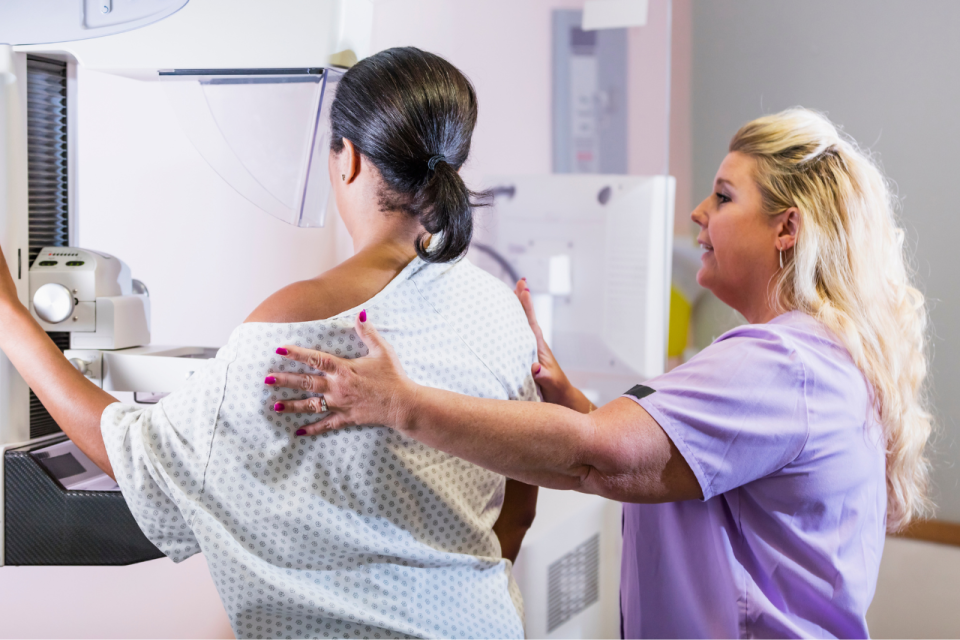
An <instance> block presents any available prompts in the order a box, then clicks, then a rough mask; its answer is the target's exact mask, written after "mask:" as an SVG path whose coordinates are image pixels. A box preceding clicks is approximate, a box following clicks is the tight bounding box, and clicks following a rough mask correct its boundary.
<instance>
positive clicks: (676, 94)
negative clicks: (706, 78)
mask: <svg viewBox="0 0 960 640" xmlns="http://www.w3.org/2000/svg"><path fill="white" fill-rule="evenodd" d="M692 5H693V1H692V0H673V26H672V29H671V32H672V34H673V35H672V46H671V51H672V56H671V58H672V59H671V63H670V67H671V78H670V87H671V93H670V175H672V176H674V177H675V178H676V179H677V201H676V215H675V216H674V221H675V224H674V232H675V233H677V234H683V235H689V234H690V228H691V225H692V223H691V222H690V212H691V211H693V207H694V206H696V205H697V203H699V202H700V200H701V199H703V198H704V197H706V195H707V194H705V193H703V194H695V193H694V192H693V134H692V126H693V119H692V116H691V89H692V86H693V76H692V69H693V23H692V14H693V6H692Z"/></svg>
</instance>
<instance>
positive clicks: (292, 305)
mask: <svg viewBox="0 0 960 640" xmlns="http://www.w3.org/2000/svg"><path fill="white" fill-rule="evenodd" d="M399 270H400V268H396V267H391V268H383V267H380V268H377V267H376V266H371V265H370V263H369V260H367V261H365V260H362V259H350V260H347V261H345V262H342V263H340V264H338V265H337V266H335V267H334V268H332V269H330V270H329V271H326V272H324V273H322V274H320V275H319V276H317V277H316V278H311V279H310V280H301V281H300V282H294V283H293V284H290V285H287V286H286V287H284V288H283V289H280V290H279V291H277V292H276V293H275V294H273V295H272V296H270V297H269V298H267V299H266V300H264V301H263V302H262V303H261V304H260V306H259V307H257V308H256V309H254V311H253V313H251V314H250V316H249V317H248V318H247V319H246V320H245V322H277V323H289V322H311V321H313V320H325V319H327V318H332V317H333V316H336V315H339V314H341V313H343V312H344V311H348V310H350V309H353V308H354V307H357V306H359V305H361V304H363V303H364V302H366V301H367V300H369V299H371V298H372V297H373V296H375V295H376V294H377V293H379V292H380V291H381V290H382V289H383V288H384V287H385V286H387V284H388V283H389V282H390V281H391V280H392V279H393V278H395V277H396V276H397V274H398V272H399Z"/></svg>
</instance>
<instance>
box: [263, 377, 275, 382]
mask: <svg viewBox="0 0 960 640" xmlns="http://www.w3.org/2000/svg"><path fill="white" fill-rule="evenodd" d="M263 383H264V384H276V383H277V379H276V378H274V377H273V376H267V377H266V378H264V379H263Z"/></svg>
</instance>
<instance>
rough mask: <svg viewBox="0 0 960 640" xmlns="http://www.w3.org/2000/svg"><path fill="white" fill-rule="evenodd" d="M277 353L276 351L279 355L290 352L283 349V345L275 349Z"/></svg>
mask: <svg viewBox="0 0 960 640" xmlns="http://www.w3.org/2000/svg"><path fill="white" fill-rule="evenodd" d="M277 353H278V354H279V355H281V356H285V355H287V354H288V353H290V352H289V351H287V350H286V349H284V348H283V347H280V348H279V349H277Z"/></svg>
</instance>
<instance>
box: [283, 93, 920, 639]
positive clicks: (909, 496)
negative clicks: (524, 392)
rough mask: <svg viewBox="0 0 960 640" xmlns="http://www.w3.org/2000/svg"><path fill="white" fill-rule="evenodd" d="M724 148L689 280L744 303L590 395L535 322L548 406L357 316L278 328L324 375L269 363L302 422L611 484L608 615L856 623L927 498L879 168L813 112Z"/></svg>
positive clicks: (785, 626) (637, 630) (646, 625)
mask: <svg viewBox="0 0 960 640" xmlns="http://www.w3.org/2000/svg"><path fill="white" fill-rule="evenodd" d="M729 151H730V152H729V154H728V155H727V156H726V158H725V159H724V161H723V163H722V164H721V165H720V168H719V171H718V172H717V175H716V179H715V182H714V193H713V194H711V195H710V196H709V197H708V198H707V199H706V200H704V201H703V202H702V203H700V205H699V206H698V207H697V208H696V210H695V211H694V212H693V214H692V216H691V217H692V219H693V221H694V222H696V223H697V224H698V225H699V227H700V234H699V238H698V240H699V242H700V245H701V246H702V248H703V250H704V253H703V257H702V262H703V266H702V268H701V269H700V272H699V274H698V276H697V278H698V281H699V282H700V284H701V285H703V286H704V287H706V288H708V289H710V290H711V291H712V292H713V293H714V294H716V295H717V297H719V298H720V299H721V300H723V301H724V302H726V303H727V304H729V305H730V306H731V307H733V308H734V309H736V310H737V311H739V312H740V313H741V314H743V316H744V317H745V318H746V319H747V321H748V322H749V324H747V325H744V326H741V327H739V328H737V329H734V330H732V331H730V332H728V333H726V334H724V335H723V336H721V337H720V338H718V339H717V340H716V341H715V342H714V343H713V344H712V345H711V346H710V347H708V348H706V349H704V350H703V351H702V352H701V353H700V354H699V355H697V356H696V357H694V358H693V359H691V360H690V361H689V362H687V363H686V364H684V365H681V366H679V367H677V368H676V369H674V370H672V371H670V372H669V373H666V374H665V375H662V376H659V377H657V378H654V379H652V380H648V381H646V383H644V384H641V385H637V386H635V387H634V388H632V389H630V390H629V391H628V392H627V393H626V394H625V395H624V396H623V397H621V398H619V399H617V400H614V401H613V402H611V403H609V404H607V405H605V406H603V407H602V408H600V409H597V410H596V411H593V407H592V406H591V404H590V402H589V401H588V400H587V399H586V398H585V397H584V395H583V394H582V393H581V392H580V391H578V390H577V389H575V388H573V386H572V385H571V384H570V383H569V382H568V380H567V378H566V376H565V375H564V373H563V371H562V370H561V369H560V367H559V366H558V364H557V363H556V361H555V360H554V358H553V355H552V354H551V353H550V350H549V348H548V347H547V346H546V344H544V343H543V341H542V339H541V340H540V353H539V364H534V365H533V369H534V374H535V379H536V380H537V381H538V382H539V385H540V389H541V392H542V394H543V396H544V399H545V400H548V401H549V402H551V403H554V404H552V405H551V404H536V403H526V402H507V401H499V400H487V399H478V398H472V397H467V396H463V395H458V394H456V393H452V392H449V391H443V390H440V389H433V388H427V387H423V386H419V385H417V384H414V383H412V382H411V381H410V380H409V379H408V378H407V377H406V376H405V374H404V373H403V369H402V367H401V366H400V364H399V361H398V359H397V357H396V356H395V354H394V352H393V350H392V348H391V347H390V346H389V345H388V344H387V343H386V342H384V341H383V340H382V339H381V338H380V337H379V336H378V334H377V332H376V330H375V329H374V328H373V327H371V326H367V325H364V324H363V323H360V322H359V321H358V324H357V330H358V331H359V332H360V334H361V336H362V337H363V339H364V340H365V341H366V342H367V343H368V344H369V346H370V355H369V356H368V357H366V358H361V359H357V360H341V359H338V358H335V357H333V356H330V355H328V354H324V353H320V352H316V351H309V350H306V349H299V348H297V347H294V346H290V345H284V346H285V348H286V349H288V350H289V352H290V355H289V356H288V357H289V358H292V359H294V360H297V361H300V362H304V363H308V364H310V365H312V366H314V367H315V368H317V369H319V370H321V371H322V372H323V373H324V375H322V376H313V375H302V374H283V373H277V374H275V375H276V377H277V379H278V381H279V383H280V384H282V385H284V386H289V387H293V388H306V389H311V390H314V391H317V392H320V393H323V394H325V400H326V404H327V405H328V406H329V407H330V411H331V413H330V414H328V415H326V416H325V417H323V418H322V419H321V420H320V421H319V422H317V423H316V424H314V425H312V426H310V427H307V428H306V429H303V430H301V431H300V432H299V433H301V434H302V433H306V434H311V435H312V434H316V433H321V432H323V431H326V430H330V429H336V428H340V427H343V426H346V425H351V424H385V425H388V426H391V427H393V428H395V429H397V430H398V431H400V432H402V433H403V434H405V435H407V436H410V437H412V438H415V439H417V440H419V441H421V442H423V443H425V444H427V445H429V446H431V447H435V448H437V449H440V450H442V451H445V452H448V453H451V454H454V455H457V456H460V457H462V458H465V459H467V460H469V461H471V462H474V463H477V464H479V465H482V466H484V467H487V468H488V469H491V470H493V471H496V472H498V473H502V474H505V475H507V476H509V477H511V478H516V479H518V480H521V481H523V482H526V483H533V484H539V485H541V486H545V487H552V488H557V489H572V490H576V491H582V492H586V493H596V494H599V495H602V496H606V497H608V498H611V499H614V500H619V501H622V502H623V503H624V525H623V536H624V545H623V567H622V579H621V594H620V597H621V611H622V630H623V634H624V636H625V637H630V638H633V637H691V638H692V637H709V636H713V637H728V638H741V637H830V636H834V637H866V636H867V635H868V630H867V624H866V621H865V618H864V616H865V614H866V611H867V607H868V606H869V604H870V601H871V599H872V598H873V594H874V589H875V586H876V582H877V573H878V571H879V566H880V556H881V552H882V550H883V541H884V534H885V532H886V531H896V530H898V529H900V528H902V527H903V526H904V525H906V524H907V523H908V522H909V521H910V520H911V518H913V517H914V516H916V515H918V514H922V513H924V512H925V511H926V509H927V508H928V500H927V498H926V485H927V476H928V464H927V461H926V459H925V458H924V455H923V451H924V446H925V444H926V441H927V439H928V437H929V434H930V430H931V417H930V414H929V413H928V412H927V411H926V409H925V408H924V405H923V402H922V398H923V393H922V391H923V381H924V378H925V375H926V372H927V361H926V358H925V355H924V343H925V325H926V312H925V309H924V299H923V296H922V295H921V294H920V293H919V292H918V291H917V289H915V288H914V287H913V286H912V285H911V278H910V274H909V272H908V269H907V267H906V264H905V258H904V252H903V232H902V231H901V229H899V228H898V227H897V221H896V218H895V212H894V199H893V197H892V196H891V193H890V190H889V189H888V187H887V183H886V181H885V179H884V177H883V175H882V174H881V173H880V171H879V170H878V168H877V167H876V166H875V165H874V164H873V163H872V162H871V161H870V159H869V158H868V157H867V156H866V155H865V154H864V153H863V152H862V151H860V150H859V149H858V147H857V146H856V144H855V142H854V141H853V140H851V139H849V138H847V137H845V136H842V135H841V134H840V133H839V132H838V130H837V128H836V127H835V126H834V125H833V124H831V123H830V122H829V121H828V120H827V119H826V118H824V117H823V116H821V115H819V114H817V113H814V112H811V111H808V110H805V109H793V110H789V111H785V112H782V113H779V114H777V115H772V116H766V117H763V118H760V119H758V120H755V121H753V122H751V123H749V124H747V125H745V126H744V127H743V128H742V129H740V131H738V132H737V134H736V135H735V136H734V138H733V140H732V142H731V144H730V149H729ZM517 293H518V295H519V296H520V299H521V301H522V302H523V304H524V306H525V307H526V309H527V314H528V317H529V319H530V322H531V324H532V325H533V326H534V330H535V332H536V333H537V334H538V335H540V333H539V329H538V328H537V327H536V320H535V318H534V316H533V312H532V310H531V309H532V307H531V301H530V295H529V292H528V291H527V290H526V287H525V286H524V284H523V282H522V281H521V282H520V283H518V286H517ZM278 346H280V345H278ZM312 409H313V404H311V401H303V404H301V403H297V402H292V403H288V404H287V406H286V408H285V409H284V411H285V412H290V413H301V412H309V411H311V410H312Z"/></svg>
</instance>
